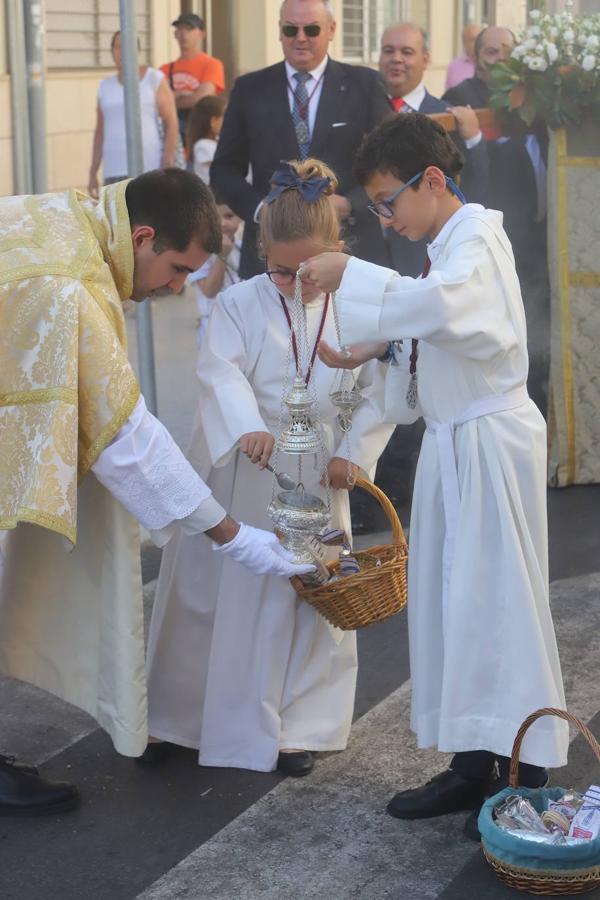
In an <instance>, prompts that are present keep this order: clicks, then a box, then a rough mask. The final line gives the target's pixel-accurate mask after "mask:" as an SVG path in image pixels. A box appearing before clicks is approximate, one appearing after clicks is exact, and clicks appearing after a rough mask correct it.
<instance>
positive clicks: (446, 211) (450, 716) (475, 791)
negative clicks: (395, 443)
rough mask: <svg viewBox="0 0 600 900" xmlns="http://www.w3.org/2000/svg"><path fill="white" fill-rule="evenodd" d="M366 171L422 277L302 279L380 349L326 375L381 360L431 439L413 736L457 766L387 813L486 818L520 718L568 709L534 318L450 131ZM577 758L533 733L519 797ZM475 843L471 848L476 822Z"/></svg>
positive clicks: (336, 357)
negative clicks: (331, 294) (551, 598)
mask: <svg viewBox="0 0 600 900" xmlns="http://www.w3.org/2000/svg"><path fill="white" fill-rule="evenodd" d="M356 167H357V175H358V178H359V181H360V183H361V184H362V185H363V186H364V187H365V190H366V191H367V193H368V194H369V196H370V198H371V200H372V201H373V202H372V203H371V206H370V209H371V211H372V212H373V213H375V215H377V216H378V217H379V219H380V222H381V224H382V225H383V226H384V227H386V228H389V227H392V228H393V229H394V230H395V231H396V232H398V233H400V234H405V235H406V236H407V237H408V238H410V239H411V240H413V241H416V240H421V239H422V238H424V237H425V236H429V238H430V239H431V243H430V244H429V245H428V248H427V254H428V259H427V260H426V261H424V262H425V263H426V264H425V267H424V270H423V276H422V277H421V278H418V279H415V278H409V277H401V276H399V275H397V274H396V273H395V272H392V271H391V270H389V269H384V268H381V267H379V266H375V265H372V264H369V263H365V262H362V261H360V260H357V259H350V258H349V257H347V256H345V255H343V254H341V253H336V254H333V253H326V254H322V255H321V256H319V257H316V258H314V259H311V260H309V261H308V262H307V263H305V264H304V265H303V266H302V269H301V271H302V274H303V277H304V278H306V279H308V280H311V281H313V282H314V283H315V284H316V285H317V286H318V287H320V288H321V290H324V291H338V293H337V295H336V302H337V304H338V309H339V317H340V326H341V333H342V340H343V343H344V344H347V345H354V344H357V342H359V341H360V342H364V341H370V342H371V343H367V344H365V343H360V344H357V346H354V347H353V348H352V357H351V358H350V359H344V356H343V355H342V354H340V353H339V352H336V351H334V350H332V349H331V348H330V347H328V346H327V345H325V344H322V346H321V355H322V358H323V360H325V361H326V362H328V363H329V364H330V365H335V366H343V365H346V366H348V367H352V366H354V365H359V364H362V363H364V362H365V361H366V360H367V359H369V358H372V357H382V356H383V357H384V358H387V359H388V360H389V361H390V363H391V364H390V365H389V367H388V375H387V378H386V387H385V392H384V395H382V406H383V409H384V415H385V417H386V418H388V419H390V420H392V421H394V422H411V421H414V420H415V419H416V418H417V417H419V416H423V417H424V419H425V422H426V425H427V430H426V432H425V436H424V438H423V445H422V448H421V453H420V458H419V464H418V468H417V476H416V482H415V492H414V501H413V508H412V518H411V526H410V561H409V607H408V608H409V634H410V662H411V676H412V686H413V694H412V716H411V725H412V728H413V730H414V731H415V732H416V734H417V740H418V745H419V747H432V746H436V747H437V748H438V749H439V750H441V751H446V752H452V753H454V757H453V759H452V762H451V765H450V768H449V769H448V770H447V771H445V772H442V773H441V774H440V775H437V776H436V777H435V778H433V779H432V780H431V781H430V782H429V783H427V784H426V785H424V786H423V787H420V788H417V789H416V790H404V791H401V792H400V793H399V794H397V795H396V796H395V797H394V798H393V799H392V800H391V802H390V804H389V806H388V811H389V812H390V813H391V814H392V815H394V816H397V817H398V818H405V819H413V818H426V817H429V816H437V815H442V814H444V813H449V812H455V811H457V810H461V809H477V807H478V806H479V805H480V804H481V801H482V800H483V798H484V797H485V795H486V793H488V792H489V791H490V790H496V789H499V787H501V786H504V785H505V784H506V780H507V774H508V765H509V760H508V757H509V755H510V752H511V748H512V743H513V740H514V737H515V735H516V733H517V730H518V728H519V726H520V725H521V723H522V721H523V720H524V719H525V717H526V716H527V715H528V714H529V713H530V712H532V711H533V710H535V709H537V708H538V707H542V706H558V707H563V708H564V705H565V700H564V694H563V686H562V678H561V670H560V663H559V658H558V652H557V647H556V639H555V635H554V629H553V624H552V619H551V615H550V608H549V602H548V548H547V519H546V484H545V475H546V427H545V423H544V420H543V418H542V416H541V414H540V412H539V411H538V409H537V407H536V406H535V405H534V404H533V402H532V401H531V400H530V398H529V397H528V395H527V389H526V386H525V385H526V381H527V367H528V359H527V349H526V347H527V344H526V332H525V317H524V312H523V303H522V300H521V292H520V288H519V281H518V278H517V276H516V273H515V267H514V258H513V253H512V249H511V246H510V243H509V241H508V239H507V237H506V234H505V232H504V230H503V228H502V217H501V214H500V213H498V212H496V211H494V210H486V209H484V208H483V207H481V206H478V205H475V204H467V205H463V203H462V195H461V194H460V191H459V190H458V188H457V186H456V184H455V182H454V179H455V178H456V177H457V175H458V174H459V173H460V170H461V168H462V160H461V158H460V155H459V153H458V151H457V150H456V149H455V147H454V145H453V144H452V142H451V141H450V139H449V138H448V136H447V135H446V134H445V132H444V131H443V129H442V128H441V127H440V126H438V125H437V124H435V123H434V122H432V121H430V120H429V119H428V118H427V117H425V116H422V115H418V114H415V115H413V116H399V117H397V118H396V119H394V120H393V121H390V122H386V123H384V124H383V125H381V126H379V128H378V129H376V130H375V131H374V132H372V133H371V135H369V137H368V138H367V140H366V141H365V143H364V145H363V147H362V148H361V151H360V153H359V156H358V160H357V164H356ZM406 337H408V338H409V340H404V341H403V342H402V343H399V342H398V339H402V338H406ZM389 341H392V344H388V342H389ZM417 341H418V343H417ZM382 342H383V343H382ZM567 743H568V734H567V729H566V727H565V725H564V723H562V722H558V721H557V720H556V719H550V718H545V719H543V720H541V721H539V722H538V723H536V725H535V726H534V727H533V728H532V729H530V730H529V732H528V733H527V736H526V738H525V740H524V742H523V749H522V753H521V760H522V763H523V764H522V765H521V772H520V778H521V783H522V784H524V785H528V786H531V787H536V786H539V785H540V784H543V783H544V782H545V781H546V778H547V773H546V771H545V768H544V767H554V766H562V765H564V763H565V761H566V755H567ZM496 767H498V769H499V778H494V773H495V770H496ZM467 833H468V834H469V835H470V836H471V837H477V836H478V832H477V826H476V814H473V815H471V817H470V818H469V820H468V821H467Z"/></svg>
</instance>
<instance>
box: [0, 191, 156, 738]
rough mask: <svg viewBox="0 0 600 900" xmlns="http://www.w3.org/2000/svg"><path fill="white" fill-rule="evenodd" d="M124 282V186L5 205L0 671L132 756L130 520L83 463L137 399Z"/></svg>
mask: <svg viewBox="0 0 600 900" xmlns="http://www.w3.org/2000/svg"><path fill="white" fill-rule="evenodd" d="M132 279H133V249H132V243H131V234H130V224H129V217H128V214H127V208H126V204H125V184H124V183H121V184H117V185H112V186H110V187H107V188H105V189H104V191H103V192H102V193H101V197H100V201H99V202H98V203H96V202H94V201H92V200H90V199H89V198H87V197H85V196H83V195H81V194H78V193H77V192H75V191H69V192H66V193H63V194H47V195H45V196H40V197H10V198H4V199H2V200H0V538H1V539H2V540H0V671H1V672H3V673H4V674H7V675H10V676H13V677H15V678H20V679H22V680H24V681H28V682H30V683H32V684H35V685H37V686H39V687H41V688H44V689H45V690H48V691H50V692H51V693H54V694H56V695H57V696H59V697H61V698H63V699H64V700H66V701H68V702H69V703H73V704H74V705H76V706H79V707H81V708H82V709H84V710H86V711H87V712H88V713H90V714H91V715H92V716H93V717H94V718H95V719H96V720H97V721H98V722H99V723H100V724H101V725H102V727H103V728H105V729H106V730H107V731H108V732H109V734H110V736H111V738H112V740H113V742H114V744H115V747H116V749H117V750H118V751H119V752H121V753H124V754H126V755H129V756H137V755H139V754H140V753H142V751H143V749H144V747H145V745H146V740H147V710H146V686H145V671H144V628H143V598H142V580H141V571H140V553H139V527H138V525H137V523H136V521H135V520H134V519H133V518H132V516H130V514H129V513H128V512H127V511H126V510H125V509H124V508H123V507H122V506H121V505H120V504H119V503H118V502H117V501H116V500H114V498H113V497H112V496H111V495H110V494H109V493H108V491H106V490H105V489H104V488H103V487H102V485H100V483H99V482H98V481H97V480H96V478H95V477H94V476H93V474H92V473H91V472H90V471H89V470H90V467H91V466H92V465H93V463H94V461H95V460H96V459H97V458H98V456H99V455H100V453H101V452H102V450H103V449H104V448H105V447H106V446H107V445H108V444H109V443H110V441H111V440H112V438H113V437H114V436H115V434H116V433H117V432H118V431H119V429H120V428H121V426H122V425H123V424H124V422H125V421H126V420H127V419H128V418H129V416H130V414H131V412H132V411H133V409H134V407H135V404H136V402H137V399H138V397H139V388H138V385H137V382H136V379H135V376H134V374H133V371H132V369H131V367H130V365H129V362H128V360H127V353H126V346H125V345H126V340H125V322H124V317H123V312H122V306H121V301H122V300H124V299H126V298H127V297H129V295H130V293H131V288H132ZM86 474H87V477H84V476H86ZM39 526H43V527H39ZM65 538H67V539H68V541H65ZM69 542H70V543H69ZM73 545H75V546H73Z"/></svg>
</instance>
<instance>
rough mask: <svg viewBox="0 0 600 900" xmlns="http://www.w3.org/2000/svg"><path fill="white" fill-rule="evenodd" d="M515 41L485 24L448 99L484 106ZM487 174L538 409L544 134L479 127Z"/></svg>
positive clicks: (545, 295)
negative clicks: (517, 294)
mask: <svg viewBox="0 0 600 900" xmlns="http://www.w3.org/2000/svg"><path fill="white" fill-rule="evenodd" d="M514 44H515V36H514V34H513V33H512V31H510V30H509V29H508V28H500V27H489V28H484V30H483V31H482V32H481V33H480V34H479V35H478V36H477V39H476V41H475V58H476V66H477V68H476V71H475V75H474V77H473V78H467V79H465V81H463V82H461V84H458V85H456V87H453V88H450V90H448V91H446V93H445V94H444V99H445V100H447V101H448V102H449V103H461V104H466V103H469V104H470V105H471V106H473V107H486V106H489V98H490V89H489V77H490V76H489V68H488V67H489V66H490V65H493V64H494V63H496V62H499V61H501V60H503V59H506V58H507V57H508V56H509V55H510V52H511V50H512V48H513V46H514ZM484 138H485V141H486V147H487V152H488V157H489V167H490V177H489V188H488V194H487V198H486V206H489V207H491V208H492V209H499V210H501V211H502V213H503V214H504V228H505V230H506V233H507V234H508V236H509V238H510V241H511V243H512V247H513V251H514V254H515V262H516V266H517V272H518V275H519V278H520V280H521V289H522V292H523V302H524V305H525V315H526V318H527V343H528V348H529V381H528V386H529V391H530V394H531V396H532V398H533V400H534V401H535V403H536V404H537V405H538V406H539V408H540V409H541V410H542V412H545V410H546V405H547V377H548V365H549V355H550V349H549V345H550V309H549V303H550V289H549V284H548V267H547V247H546V159H547V148H548V136H547V131H546V129H545V128H544V127H539V126H538V124H537V123H534V126H533V129H532V131H531V132H530V133H525V129H524V127H523V128H520V127H519V125H518V123H517V122H516V120H515V122H514V123H513V124H511V126H510V131H505V133H504V134H503V133H502V132H501V130H500V128H499V127H494V128H490V129H484Z"/></svg>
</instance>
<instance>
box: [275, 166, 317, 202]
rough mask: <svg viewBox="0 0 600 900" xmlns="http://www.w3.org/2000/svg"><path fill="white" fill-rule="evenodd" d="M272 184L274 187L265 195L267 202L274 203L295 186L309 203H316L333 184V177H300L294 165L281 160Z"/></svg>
mask: <svg viewBox="0 0 600 900" xmlns="http://www.w3.org/2000/svg"><path fill="white" fill-rule="evenodd" d="M271 184H272V185H273V187H272V189H271V192H270V193H269V194H267V196H266V197H265V200H264V202H265V203H272V202H273V200H277V198H278V197H281V195H282V194H283V192H284V191H289V190H290V188H295V189H296V190H297V191H298V193H299V194H300V196H301V197H302V199H303V200H306V202H307V203H316V202H317V200H318V199H319V197H321V195H322V194H323V192H324V191H325V190H326V189H327V188H328V187H329V185H330V184H331V178H319V177H318V176H317V175H315V176H314V177H313V178H300V177H299V175H298V173H297V172H296V170H295V169H294V167H293V166H291V165H290V164H289V163H288V162H285V161H284V160H281V162H280V163H279V168H278V169H276V170H275V172H274V173H273V176H272V178H271Z"/></svg>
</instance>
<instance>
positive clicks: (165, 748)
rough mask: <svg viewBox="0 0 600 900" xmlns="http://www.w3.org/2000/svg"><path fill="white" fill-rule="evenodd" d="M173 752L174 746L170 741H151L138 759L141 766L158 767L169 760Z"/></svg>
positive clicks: (137, 761)
mask: <svg viewBox="0 0 600 900" xmlns="http://www.w3.org/2000/svg"><path fill="white" fill-rule="evenodd" d="M172 752H173V744H170V743H169V742H168V741H151V742H150V743H149V744H147V745H146V749H145V750H144V752H143V753H142V755H141V756H138V757H136V760H135V761H136V763H138V764H139V765H140V766H157V765H158V764H159V763H162V762H164V761H165V760H166V759H168V758H169V756H170V755H171V753H172Z"/></svg>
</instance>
